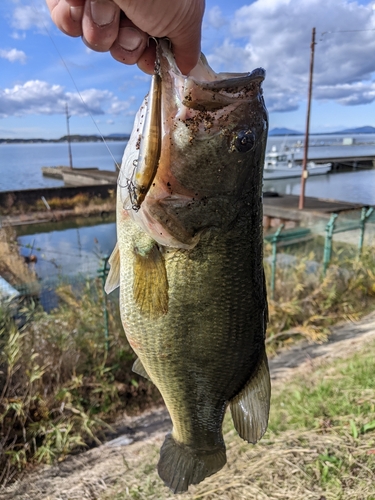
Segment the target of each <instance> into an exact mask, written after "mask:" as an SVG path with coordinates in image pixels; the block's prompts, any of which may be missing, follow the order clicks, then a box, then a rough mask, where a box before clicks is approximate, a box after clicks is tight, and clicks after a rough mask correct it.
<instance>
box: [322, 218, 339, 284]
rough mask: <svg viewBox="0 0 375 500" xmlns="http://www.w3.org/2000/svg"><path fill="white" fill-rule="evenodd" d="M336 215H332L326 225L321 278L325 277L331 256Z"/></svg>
mask: <svg viewBox="0 0 375 500" xmlns="http://www.w3.org/2000/svg"><path fill="white" fill-rule="evenodd" d="M337 217H338V215H337V214H332V215H331V218H330V220H329V222H328V224H327V225H326V238H325V242H324V254H323V276H325V275H326V272H327V269H328V265H329V263H330V261H331V255H332V237H333V232H334V230H335V221H336V219H337Z"/></svg>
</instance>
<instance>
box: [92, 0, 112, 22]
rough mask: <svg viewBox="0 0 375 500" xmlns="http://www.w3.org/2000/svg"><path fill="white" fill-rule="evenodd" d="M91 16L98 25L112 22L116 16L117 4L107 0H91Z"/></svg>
mask: <svg viewBox="0 0 375 500" xmlns="http://www.w3.org/2000/svg"><path fill="white" fill-rule="evenodd" d="M90 8H91V17H92V20H93V21H94V23H95V24H97V25H98V26H106V25H107V24H111V23H112V22H113V20H114V18H115V14H116V5H115V4H114V3H112V2H107V1H106V0H91V2H90Z"/></svg>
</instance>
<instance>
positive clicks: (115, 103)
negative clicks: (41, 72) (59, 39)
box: [0, 80, 133, 118]
mask: <svg viewBox="0 0 375 500" xmlns="http://www.w3.org/2000/svg"><path fill="white" fill-rule="evenodd" d="M81 96H82V99H83V101H84V103H83V102H82V99H81V98H80V96H79V95H78V94H77V93H73V92H66V91H65V89H64V87H62V86H61V85H51V84H49V83H47V82H43V81H40V80H29V81H27V82H26V83H24V84H23V85H15V86H14V87H13V88H10V89H7V88H6V89H3V90H1V89H0V117H1V118H5V117H8V116H23V115H31V114H37V115H53V114H60V113H65V103H68V105H69V112H70V114H71V115H80V116H85V115H88V114H92V115H103V114H106V113H110V114H120V113H121V114H123V113H125V114H129V113H130V110H129V107H130V105H131V103H132V102H133V99H132V98H131V99H129V101H120V99H119V98H118V97H116V96H115V95H114V94H113V93H112V92H110V91H108V90H98V89H87V90H83V91H81Z"/></svg>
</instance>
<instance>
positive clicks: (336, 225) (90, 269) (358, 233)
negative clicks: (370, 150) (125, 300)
mask: <svg viewBox="0 0 375 500" xmlns="http://www.w3.org/2000/svg"><path fill="white" fill-rule="evenodd" d="M265 242H267V243H269V244H270V245H271V250H270V255H266V258H267V261H268V263H269V264H270V266H271V272H270V276H269V283H268V294H269V297H270V298H271V299H274V294H275V278H276V272H277V269H278V266H286V265H289V266H290V265H295V262H297V261H298V259H300V258H301V255H305V254H306V253H307V252H308V251H310V250H311V248H313V250H314V254H315V257H314V259H315V261H316V262H313V264H314V265H315V268H314V270H316V272H318V273H320V275H321V276H322V278H323V277H324V275H325V274H326V272H327V269H328V268H329V266H330V263H331V262H332V259H333V256H334V255H335V245H337V244H338V243H339V242H340V245H347V246H348V248H349V247H350V248H351V251H352V253H353V252H354V253H355V252H356V253H357V257H358V258H359V257H360V255H361V252H362V249H363V247H364V245H367V246H368V245H372V246H373V247H374V251H375V212H374V208H373V207H365V208H363V209H362V210H359V211H355V212H353V211H352V212H348V213H340V214H332V215H331V217H330V219H329V220H328V222H327V219H325V221H324V220H323V221H321V222H320V224H316V225H314V226H311V227H297V228H294V229H285V227H284V225H283V224H282V225H280V226H279V227H278V228H276V229H275V230H274V232H273V233H271V234H266V235H265ZM308 245H310V246H308ZM305 248H306V251H305V250H304V249H305ZM42 250H43V249H42ZM287 254H289V256H293V258H289V260H288V259H285V258H284V259H282V258H281V257H283V256H284V257H285V256H286V255H287ZM336 257H337V252H336ZM80 262H81V261H80ZM85 263H86V268H85V267H84V264H85ZM108 271H109V264H108V256H107V255H102V256H99V255H97V254H96V257H95V256H94V258H90V259H89V258H87V255H83V258H82V265H81V264H79V265H78V266H77V273H76V274H72V273H71V272H70V273H69V274H64V269H59V272H58V274H54V275H51V276H48V275H47V276H46V275H45V276H44V277H43V279H41V278H39V279H37V280H35V281H34V282H28V283H11V282H9V281H7V280H6V279H4V276H3V277H1V276H0V304H1V303H4V302H7V301H8V302H9V301H20V300H21V299H25V298H26V299H31V300H35V301H37V302H39V303H40V304H41V305H42V306H43V308H44V309H45V310H46V311H47V312H48V311H51V310H52V309H54V308H56V307H58V306H59V304H60V301H61V299H60V296H59V290H60V289H61V287H64V286H65V287H69V289H70V290H71V291H72V292H73V293H76V294H79V293H80V290H81V289H82V287H84V286H87V282H91V283H92V284H93V285H94V284H95V283H96V286H95V289H96V292H95V293H97V294H98V304H100V307H102V308H103V311H104V315H103V316H104V320H103V321H104V324H103V331H104V341H105V345H106V349H108V348H109V340H108V339H109V334H108V301H112V300H115V301H117V300H118V297H117V296H116V294H111V295H110V296H107V295H106V293H105V292H104V284H105V280H106V277H107V274H108ZM314 272H315V271H314ZM98 281H99V284H100V286H99V287H98V286H97V283H98ZM98 290H99V291H98Z"/></svg>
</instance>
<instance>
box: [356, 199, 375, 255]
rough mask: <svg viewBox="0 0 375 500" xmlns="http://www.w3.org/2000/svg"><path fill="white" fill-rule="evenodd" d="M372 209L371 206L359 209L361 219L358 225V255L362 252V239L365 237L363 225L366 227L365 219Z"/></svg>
mask: <svg viewBox="0 0 375 500" xmlns="http://www.w3.org/2000/svg"><path fill="white" fill-rule="evenodd" d="M373 211H374V208H373V207H370V208H367V207H362V210H361V219H360V221H359V226H360V230H361V232H360V235H359V242H358V255H361V253H362V248H363V240H364V238H365V227H366V222H367V219H368V218H369V217H370V215H371V214H372V212H373Z"/></svg>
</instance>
